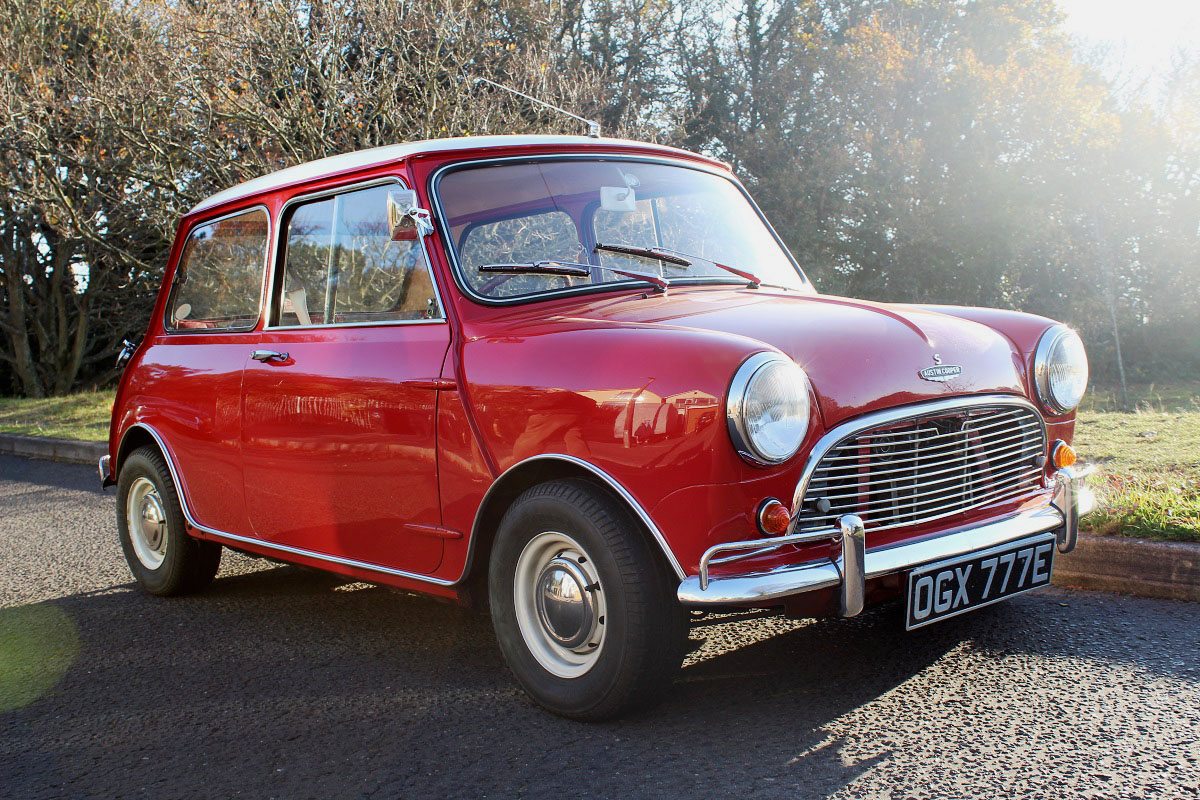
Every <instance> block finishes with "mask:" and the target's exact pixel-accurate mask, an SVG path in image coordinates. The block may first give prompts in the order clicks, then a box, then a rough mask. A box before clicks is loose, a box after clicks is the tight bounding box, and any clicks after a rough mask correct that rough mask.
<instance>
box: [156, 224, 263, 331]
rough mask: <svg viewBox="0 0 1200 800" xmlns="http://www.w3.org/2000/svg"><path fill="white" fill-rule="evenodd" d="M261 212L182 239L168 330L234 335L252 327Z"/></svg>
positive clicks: (260, 268)
mask: <svg viewBox="0 0 1200 800" xmlns="http://www.w3.org/2000/svg"><path fill="white" fill-rule="evenodd" d="M268 227H269V223H268V220H267V212H266V211H265V210H264V209H261V208H256V209H252V210H250V211H246V212H244V213H241V214H235V215H233V216H230V217H225V218H224V219H220V220H217V221H215V222H210V223H207V224H204V225H199V226H197V227H196V228H194V229H193V230H192V232H191V233H190V234H189V235H188V239H187V244H185V245H184V249H183V254H182V255H181V256H180V257H179V266H178V268H177V269H176V270H175V286H174V288H173V290H172V292H171V301H170V303H169V308H168V315H167V330H170V331H203V330H212V331H239V330H250V329H252V328H253V327H254V326H255V325H256V324H258V316H259V300H260V298H261V296H262V281H263V271H264V270H265V268H266V260H267V232H268Z"/></svg>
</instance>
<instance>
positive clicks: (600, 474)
mask: <svg viewBox="0 0 1200 800" xmlns="http://www.w3.org/2000/svg"><path fill="white" fill-rule="evenodd" d="M134 428H141V429H142V430H144V431H146V432H147V433H149V434H150V436H151V437H152V438H153V439H154V441H155V442H156V443H157V444H158V449H159V450H160V451H161V452H162V454H163V458H164V460H165V461H166V462H167V469H168V470H170V472H171V480H173V481H174V482H175V486H176V488H177V490H178V495H179V506H180V508H181V509H183V516H184V519H186V520H187V523H188V525H190V526H191V527H193V528H195V529H197V530H200V531H203V532H204V533H206V534H208V535H209V536H214V537H217V538H220V539H227V540H229V541H233V542H243V543H246V544H251V545H255V546H257V547H262V548H266V549H268V550H276V551H278V552H282V553H291V554H292V555H298V556H304V557H305V558H312V559H315V560H318V561H327V562H330V563H333V564H340V565H342V566H347V567H354V568H356V569H362V570H367V571H370V572H379V573H382V574H384V575H393V576H396V577H399V578H407V579H409V580H414V581H420V582H423V583H429V584H433V585H436V586H457V585H458V584H460V583H462V582H463V581H464V580H466V578H467V576H468V575H469V574H470V572H471V567H472V565H473V563H474V559H475V545H476V543H477V542H478V541H479V525H480V514H481V512H482V511H483V508H484V506H485V505H486V504H487V500H488V498H489V497H491V495H492V492H493V491H494V490H495V489H496V487H497V486H499V485H500V481H501V479H502V478H503V477H504V476H505V475H508V474H509V473H511V472H512V471H513V470H515V469H517V468H518V467H520V466H522V465H524V464H528V463H530V462H531V461H539V460H556V461H565V462H568V463H571V464H574V465H576V466H578V467H581V468H583V469H585V470H587V471H588V472H590V473H592V474H593V475H595V476H596V477H597V478H599V479H600V480H601V481H603V482H604V483H605V484H606V485H607V486H609V487H610V488H611V489H612V490H613V491H615V492H616V493H617V494H618V495H619V496H620V497H621V499H622V500H624V501H625V502H626V503H627V504H628V505H629V508H630V509H631V510H632V511H633V512H634V513H635V514H636V515H637V516H638V518H639V519H640V520H641V521H642V523H643V524H645V526H646V528H647V529H648V530H649V531H650V533H651V535H652V536H653V537H654V539H655V541H656V542H658V545H659V547H660V548H661V549H662V551H663V555H664V556H665V557H666V559H667V561H668V562H669V563H670V565H671V568H672V569H673V570H674V572H675V575H676V577H678V578H679V579H680V580H683V579H684V578H685V577H687V574H686V573H685V572H684V571H683V568H682V567H681V566H680V565H679V560H678V559H677V558H675V554H674V552H672V550H671V548H670V546H669V545H668V544H667V540H666V537H664V536H663V534H662V531H661V530H659V528H658V526H657V525H655V524H654V520H652V519H651V518H650V515H649V514H647V513H646V510H645V509H644V508H642V506H641V504H640V503H638V501H637V500H636V499H634V497H633V495H632V494H630V493H629V490H627V489H626V488H625V487H624V486H622V485H621V484H620V483H618V482H617V481H616V479H614V478H613V477H612V476H611V475H609V474H608V473H607V472H605V471H604V470H602V469H600V468H599V467H597V466H595V465H594V464H590V463H588V462H587V461H584V460H583V459H581V458H576V457H575V456H568V455H563V454H560V453H544V454H542V455H536V456H531V457H529V458H526V459H524V460H522V461H519V462H517V463H516V464H513V465H512V466H511V467H509V468H508V469H506V470H505V471H504V472H502V473H501V474H500V475H498V476H497V477H496V479H495V480H493V481H492V483H491V485H490V486H488V489H487V491H486V492H484V495H483V497H482V498H481V499H480V502H479V507H478V508H477V509H476V510H475V519H474V522H473V523H472V525H471V538H470V540H469V541H468V543H467V557H466V559H465V560H464V561H463V568H462V571H461V572H460V573H459V576H458V577H457V578H455V579H453V580H451V579H449V578H435V577H433V576H431V575H422V574H420V573H417V572H409V571H407V570H402V569H395V568H393V567H386V566H383V565H381V564H371V563H369V562H366V561H356V560H354V559H351V558H344V557H342V556H333V555H328V554H326V553H319V552H316V551H313V550H304V549H302V548H299V547H291V546H290V545H284V544H277V543H274V542H268V541H265V540H263V539H257V538H255V537H252V536H241V535H239V534H235V533H228V532H226V531H222V530H218V529H216V528H210V527H209V526H207V525H204V524H202V523H201V522H199V521H198V520H197V519H196V517H195V516H194V515H193V514H192V510H191V508H190V506H189V501H188V492H187V487H186V485H185V484H184V482H183V480H182V479H181V477H180V474H179V471H178V469H177V468H176V465H175V454H174V453H173V452H172V451H171V450H170V448H168V447H167V443H166V441H165V440H164V439H163V437H162V436H161V435H160V434H159V432H158V431H157V430H155V429H154V427H153V426H152V425H149V424H147V423H145V422H135V423H133V424H132V425H130V426H129V427H128V428H127V429H126V430H125V433H124V434H123V435H122V437H121V440H122V443H123V442H124V440H125V437H127V436H128V435H129V432H130V431H131V430H133V429H134ZM119 468H120V465H118V469H119Z"/></svg>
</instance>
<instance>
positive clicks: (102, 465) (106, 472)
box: [96, 455, 112, 486]
mask: <svg viewBox="0 0 1200 800" xmlns="http://www.w3.org/2000/svg"><path fill="white" fill-rule="evenodd" d="M111 463H112V457H111V456H109V455H103V456H100V462H99V463H98V464H96V471H97V472H99V473H100V485H101V486H109V485H110V484H111V481H112V469H111V468H110V467H109V465H110V464H111Z"/></svg>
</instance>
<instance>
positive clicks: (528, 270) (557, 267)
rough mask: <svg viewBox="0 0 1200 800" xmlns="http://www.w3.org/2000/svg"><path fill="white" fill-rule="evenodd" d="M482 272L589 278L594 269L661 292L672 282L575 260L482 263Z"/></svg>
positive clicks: (655, 276) (640, 273)
mask: <svg viewBox="0 0 1200 800" xmlns="http://www.w3.org/2000/svg"><path fill="white" fill-rule="evenodd" d="M477 269H478V270H479V271H480V272H484V273H491V274H499V275H565V276H567V277H571V278H587V277H589V276H590V275H591V274H592V270H593V269H599V270H603V271H605V272H611V273H613V274H614V275H620V276H622V277H625V278H631V279H633V280H635V281H645V282H646V283H649V284H650V285H652V286H653V287H654V288H655V289H657V290H658V291H659V292H662V293H664V294H665V293H666V291H667V288H668V287H670V285H671V282H670V281H669V280H667V279H666V278H662V277H659V276H658V275H648V274H646V273H645V272H632V271H630V270H624V269H613V268H612V267H601V266H592V265H591V264H577V263H575V262H573V261H532V262H529V263H525V264H518V263H513V264H480V265H479V267H478V268H477Z"/></svg>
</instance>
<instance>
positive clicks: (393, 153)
mask: <svg viewBox="0 0 1200 800" xmlns="http://www.w3.org/2000/svg"><path fill="white" fill-rule="evenodd" d="M520 145H564V146H578V145H587V146H589V148H597V147H599V148H603V147H605V146H609V147H612V146H619V147H630V146H637V147H650V148H654V149H656V150H661V151H663V152H665V153H670V154H675V155H685V156H691V157H693V158H694V157H696V156H697V155H698V154H697V153H692V152H690V151H688V150H680V149H679V148H676V147H667V146H665V145H657V144H651V143H649V142H638V141H633V140H630V139H593V138H590V137H588V136H525V135H522V136H462V137H458V138H453V139H426V140H423V141H417V142H407V143H405V144H392V145H387V146H385V147H375V148H372V149H370V150H359V151H357V152H354V153H343V154H341V155H337V156H329V157H328V158H320V159H317V160H316V161H308V162H306V163H304V164H297V165H296V166H294V167H287V168H286V169H281V170H279V171H278V172H272V173H271V174H269V175H263V176H262V177H261V178H254V179H252V180H248V181H246V182H245V183H239V184H238V185H237V186H233V187H230V188H229V189H225V190H224V191H220V192H217V193H216V194H214V195H212V196H210V197H207V198H205V199H204V200H201V201H200V202H199V203H197V204H196V206H195V207H194V208H192V210H191V211H189V212H188V213H189V214H195V213H197V212H199V211H204V210H205V209H209V208H213V207H215V206H219V205H222V204H224V203H228V202H230V201H232V200H238V199H240V198H243V197H247V196H249V195H254V194H260V193H262V192H269V191H273V190H275V189H281V188H283V187H285V186H290V185H292V184H296V183H303V182H305V181H309V180H313V179H315V178H321V177H324V176H327V175H336V174H339V173H343V172H350V171H353V170H357V169H364V168H367V167H374V166H378V165H380V164H386V163H388V162H391V161H399V160H400V159H402V158H407V157H408V156H413V155H418V154H424V153H440V152H446V151H452V150H471V149H475V148H481V147H513V146H520ZM700 157H701V158H704V159H705V160H707V161H711V162H712V163H714V164H720V163H721V162H719V161H717V160H715V159H712V158H708V157H707V156H700Z"/></svg>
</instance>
